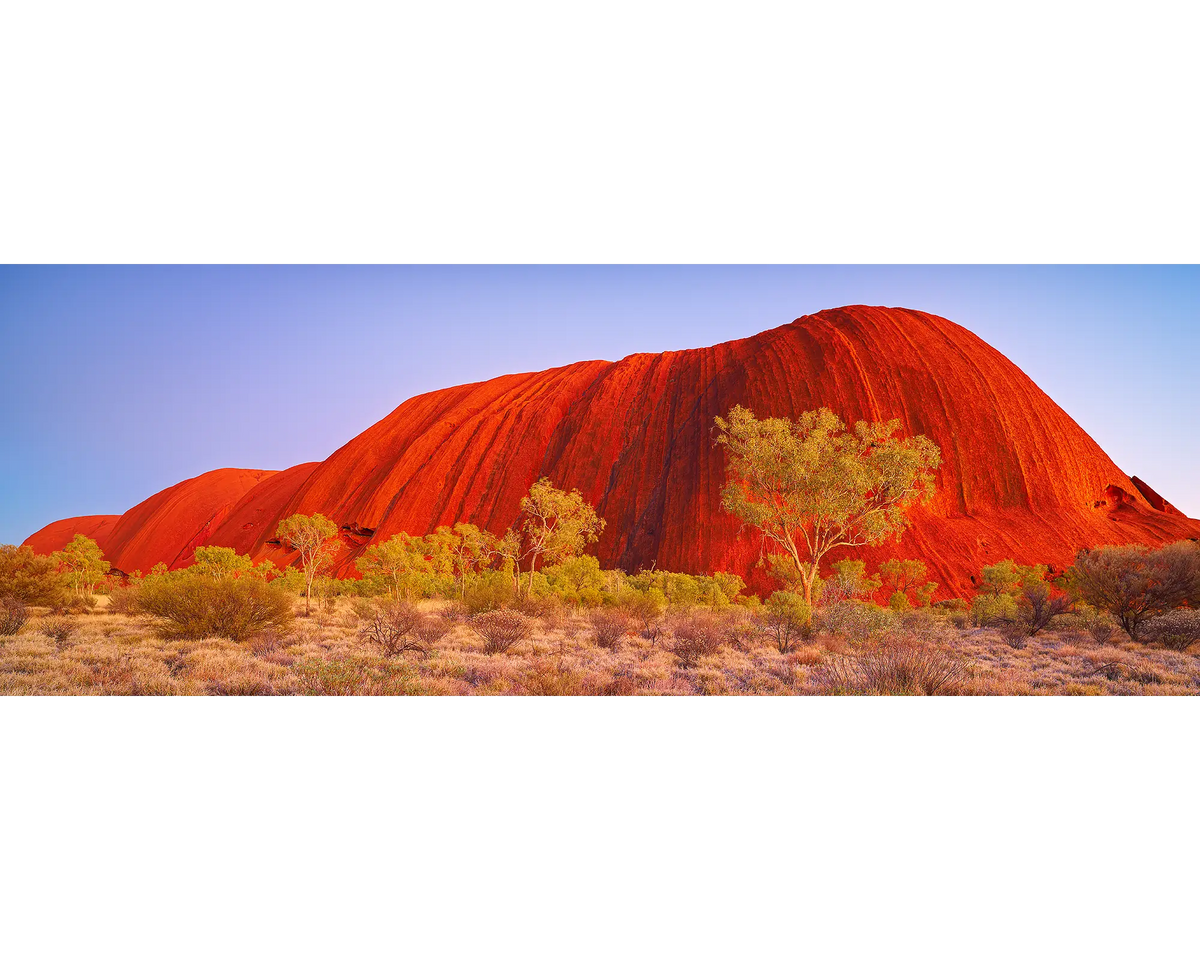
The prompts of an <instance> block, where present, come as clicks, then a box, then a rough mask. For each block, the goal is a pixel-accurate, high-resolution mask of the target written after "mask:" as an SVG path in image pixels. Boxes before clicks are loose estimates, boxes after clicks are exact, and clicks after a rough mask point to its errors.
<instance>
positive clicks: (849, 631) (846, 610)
mask: <svg viewBox="0 0 1200 960" xmlns="http://www.w3.org/2000/svg"><path fill="white" fill-rule="evenodd" d="M821 626H822V627H823V628H824V629H825V630H828V631H829V632H830V633H833V634H836V635H837V636H840V637H845V638H846V639H847V640H851V641H854V642H855V643H862V642H863V641H865V640H869V639H871V638H872V637H877V636H880V635H881V634H883V633H886V632H887V631H889V630H891V629H893V628H894V627H895V626H896V615H895V614H894V613H893V612H892V611H891V610H888V609H885V608H884V607H881V606H878V605H877V604H874V603H865V602H863V601H862V600H843V601H841V602H840V603H835V604H833V605H832V606H830V607H827V608H826V609H825V610H823V611H821Z"/></svg>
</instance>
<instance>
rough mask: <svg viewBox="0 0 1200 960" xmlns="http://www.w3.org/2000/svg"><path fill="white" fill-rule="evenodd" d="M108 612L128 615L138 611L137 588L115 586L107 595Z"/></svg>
mask: <svg viewBox="0 0 1200 960" xmlns="http://www.w3.org/2000/svg"><path fill="white" fill-rule="evenodd" d="M108 612H109V613H111V614H114V615H115V614H122V615H125V616H129V615H130V614H134V613H137V612H138V588H137V587H116V588H115V589H114V590H113V591H112V593H110V594H109V595H108Z"/></svg>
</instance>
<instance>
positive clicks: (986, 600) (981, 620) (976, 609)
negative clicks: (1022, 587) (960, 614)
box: [971, 593, 1017, 627]
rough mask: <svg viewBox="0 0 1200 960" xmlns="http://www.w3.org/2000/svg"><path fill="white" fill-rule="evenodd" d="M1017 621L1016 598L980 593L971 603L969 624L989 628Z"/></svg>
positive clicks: (1003, 594) (1002, 594) (1008, 595)
mask: <svg viewBox="0 0 1200 960" xmlns="http://www.w3.org/2000/svg"><path fill="white" fill-rule="evenodd" d="M1016 619H1017V601H1016V598H1015V597H1013V596H1012V595H1010V594H1007V593H981V594H980V595H979V596H977V597H976V598H975V599H974V600H972V601H971V623H972V625H973V626H976V627H990V626H994V625H996V624H998V623H1004V622H1006V621H1015V620H1016Z"/></svg>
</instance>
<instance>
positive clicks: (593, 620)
mask: <svg viewBox="0 0 1200 960" xmlns="http://www.w3.org/2000/svg"><path fill="white" fill-rule="evenodd" d="M588 622H589V623H590V624H591V627H592V636H593V637H594V638H595V640H596V646H598V647H603V648H604V649H605V650H615V649H617V647H619V646H620V645H621V641H622V640H623V639H625V635H626V634H628V633H629V632H630V630H631V629H632V625H631V621H630V619H629V614H627V613H626V612H625V611H624V610H622V609H620V608H619V607H601V608H599V609H596V610H593V611H592V612H591V613H590V614H589V615H588Z"/></svg>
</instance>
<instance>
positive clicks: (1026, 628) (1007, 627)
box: [996, 613, 1033, 650]
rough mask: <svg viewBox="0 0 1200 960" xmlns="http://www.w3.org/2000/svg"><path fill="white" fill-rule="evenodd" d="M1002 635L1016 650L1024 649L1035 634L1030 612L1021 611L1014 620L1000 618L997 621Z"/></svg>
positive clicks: (997, 626)
mask: <svg viewBox="0 0 1200 960" xmlns="http://www.w3.org/2000/svg"><path fill="white" fill-rule="evenodd" d="M996 629H997V630H998V631H1000V636H1001V638H1003V640H1004V642H1005V643H1007V644H1008V645H1009V646H1010V647H1012V648H1013V649H1014V650H1024V649H1025V647H1026V646H1028V645H1029V638H1030V637H1032V636H1033V632H1032V625H1031V622H1030V619H1029V616H1028V614H1026V613H1019V614H1017V616H1016V617H1015V618H1014V619H1012V620H1000V621H997V623H996Z"/></svg>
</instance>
